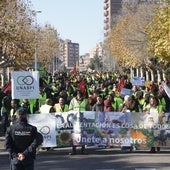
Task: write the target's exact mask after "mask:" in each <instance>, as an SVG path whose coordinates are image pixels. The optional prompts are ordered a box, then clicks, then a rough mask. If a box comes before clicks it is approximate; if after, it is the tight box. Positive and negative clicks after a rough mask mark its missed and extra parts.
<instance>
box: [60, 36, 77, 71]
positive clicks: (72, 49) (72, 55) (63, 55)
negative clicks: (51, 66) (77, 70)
mask: <svg viewBox="0 0 170 170" xmlns="http://www.w3.org/2000/svg"><path fill="white" fill-rule="evenodd" d="M59 51H60V54H59V58H60V60H61V61H62V65H64V66H65V67H66V68H67V69H71V68H73V67H74V66H75V65H76V64H78V63H79V44H78V43H74V42H72V41H71V40H69V39H66V40H60V50H59Z"/></svg>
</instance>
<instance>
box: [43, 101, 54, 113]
mask: <svg viewBox="0 0 170 170" xmlns="http://www.w3.org/2000/svg"><path fill="white" fill-rule="evenodd" d="M54 112H55V109H54V108H53V102H52V100H51V99H50V98H48V99H46V100H45V104H43V105H41V107H40V113H54Z"/></svg>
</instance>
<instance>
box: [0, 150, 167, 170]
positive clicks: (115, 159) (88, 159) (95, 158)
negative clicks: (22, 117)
mask: <svg viewBox="0 0 170 170" xmlns="http://www.w3.org/2000/svg"><path fill="white" fill-rule="evenodd" d="M70 149H71V148H66V149H55V150H52V151H42V150H40V152H39V153H38V154H37V159H36V161H35V170H170V149H169V150H167V149H163V150H161V152H160V153H156V154H151V153H149V152H148V150H136V151H132V152H131V153H130V152H128V151H126V152H124V153H122V152H121V151H120V148H109V149H103V148H97V149H96V148H95V149H94V148H88V149H87V150H88V155H81V154H77V155H71V156H70V155H68V153H69V151H70ZM78 149H79V148H78ZM0 169H1V170H9V160H8V155H7V153H6V151H5V150H4V149H0Z"/></svg>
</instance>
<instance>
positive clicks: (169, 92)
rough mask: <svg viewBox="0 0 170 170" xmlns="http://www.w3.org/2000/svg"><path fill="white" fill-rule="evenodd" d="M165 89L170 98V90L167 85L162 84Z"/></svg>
mask: <svg viewBox="0 0 170 170" xmlns="http://www.w3.org/2000/svg"><path fill="white" fill-rule="evenodd" d="M162 86H163V89H164V90H165V92H166V94H167V96H168V97H169V98H170V88H169V87H168V86H167V85H166V83H162Z"/></svg>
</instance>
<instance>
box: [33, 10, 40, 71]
mask: <svg viewBox="0 0 170 170" xmlns="http://www.w3.org/2000/svg"><path fill="white" fill-rule="evenodd" d="M33 12H34V15H35V49H34V50H35V53H34V63H35V71H37V35H36V34H37V27H38V25H37V14H38V13H41V12H42V11H33Z"/></svg>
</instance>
